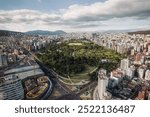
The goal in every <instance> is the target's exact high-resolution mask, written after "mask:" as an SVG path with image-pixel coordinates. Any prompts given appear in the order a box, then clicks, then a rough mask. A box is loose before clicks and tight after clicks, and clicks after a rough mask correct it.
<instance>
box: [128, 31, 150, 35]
mask: <svg viewBox="0 0 150 117" xmlns="http://www.w3.org/2000/svg"><path fill="white" fill-rule="evenodd" d="M128 34H130V35H133V34H144V35H147V34H150V30H145V31H136V32H129V33H128Z"/></svg>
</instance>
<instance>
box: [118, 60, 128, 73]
mask: <svg viewBox="0 0 150 117" xmlns="http://www.w3.org/2000/svg"><path fill="white" fill-rule="evenodd" d="M128 67H129V60H128V59H123V60H121V65H120V68H121V69H122V70H125V71H126V70H127V69H128Z"/></svg>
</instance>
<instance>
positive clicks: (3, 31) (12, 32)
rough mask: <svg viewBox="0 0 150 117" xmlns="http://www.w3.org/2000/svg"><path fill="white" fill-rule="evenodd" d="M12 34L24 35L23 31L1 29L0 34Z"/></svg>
mask: <svg viewBox="0 0 150 117" xmlns="http://www.w3.org/2000/svg"><path fill="white" fill-rule="evenodd" d="M10 35H14V36H15V35H24V33H21V32H15V31H8V30H0V36H10Z"/></svg>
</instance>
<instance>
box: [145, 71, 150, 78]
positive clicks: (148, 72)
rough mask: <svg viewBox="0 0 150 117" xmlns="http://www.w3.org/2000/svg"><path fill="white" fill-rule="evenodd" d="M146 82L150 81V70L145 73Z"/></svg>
mask: <svg viewBox="0 0 150 117" xmlns="http://www.w3.org/2000/svg"><path fill="white" fill-rule="evenodd" d="M145 80H150V70H147V71H146V72H145Z"/></svg>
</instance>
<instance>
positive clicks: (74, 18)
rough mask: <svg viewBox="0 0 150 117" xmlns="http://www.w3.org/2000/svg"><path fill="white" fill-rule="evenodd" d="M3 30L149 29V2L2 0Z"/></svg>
mask: <svg viewBox="0 0 150 117" xmlns="http://www.w3.org/2000/svg"><path fill="white" fill-rule="evenodd" d="M0 29H2V30H13V31H21V32H25V31H30V30H49V31H54V30H64V31H66V32H86V31H106V30H130V29H136V30H138V29H139V30H141V29H142V30H144V29H150V0H0Z"/></svg>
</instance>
